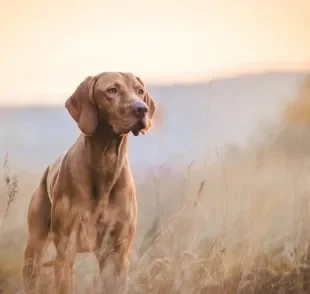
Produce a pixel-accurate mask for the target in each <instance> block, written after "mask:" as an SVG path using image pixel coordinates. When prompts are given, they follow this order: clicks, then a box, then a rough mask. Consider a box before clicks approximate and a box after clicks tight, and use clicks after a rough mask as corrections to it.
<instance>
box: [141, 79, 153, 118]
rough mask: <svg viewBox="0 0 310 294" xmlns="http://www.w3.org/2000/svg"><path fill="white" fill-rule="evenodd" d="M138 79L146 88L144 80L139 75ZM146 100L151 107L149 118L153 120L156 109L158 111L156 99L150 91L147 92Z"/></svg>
mask: <svg viewBox="0 0 310 294" xmlns="http://www.w3.org/2000/svg"><path fill="white" fill-rule="evenodd" d="M136 79H137V80H138V81H139V83H140V84H141V85H142V86H143V88H145V86H144V83H143V82H142V80H141V79H140V78H139V77H136ZM144 102H145V103H146V105H147V106H148V108H149V112H148V115H149V118H150V120H151V119H152V118H153V115H154V113H155V111H156V104H155V102H154V100H153V99H152V97H151V95H150V94H149V93H148V91H146V92H145V96H144Z"/></svg>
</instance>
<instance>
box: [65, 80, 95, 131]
mask: <svg viewBox="0 0 310 294" xmlns="http://www.w3.org/2000/svg"><path fill="white" fill-rule="evenodd" d="M96 81H97V78H96V77H87V78H86V79H85V80H84V81H83V82H82V83H81V84H80V85H79V86H78V87H77V88H76V90H75V92H74V93H73V94H72V95H71V96H70V97H69V98H68V99H67V101H66V103H65V107H66V108H67V110H68V112H69V113H70V115H71V116H72V118H73V119H74V120H75V121H76V122H77V124H78V127H79V129H80V130H81V132H82V133H83V134H84V135H85V136H90V135H92V133H93V132H94V131H95V130H96V127H97V124H98V115H97V110H96V106H95V105H94V102H93V91H94V85H95V83H96Z"/></svg>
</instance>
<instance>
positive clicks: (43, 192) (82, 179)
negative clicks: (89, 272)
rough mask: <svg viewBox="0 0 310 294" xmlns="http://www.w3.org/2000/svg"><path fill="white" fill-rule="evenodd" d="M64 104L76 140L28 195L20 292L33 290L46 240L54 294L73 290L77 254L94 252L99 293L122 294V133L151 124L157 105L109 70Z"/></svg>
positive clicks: (131, 227) (128, 181) (125, 170)
mask: <svg viewBox="0 0 310 294" xmlns="http://www.w3.org/2000/svg"><path fill="white" fill-rule="evenodd" d="M137 105H138V106H139V107H140V108H139V107H138V108H137ZM65 106H66V108H67V110H68V112H69V113H70V115H71V116H72V118H73V119H74V120H75V121H76V123H77V125H78V127H79V128H80V130H81V132H82V134H80V136H79V137H78V138H77V140H76V142H75V143H74V144H73V145H72V146H71V147H70V149H69V150H68V151H67V152H66V153H65V154H64V155H62V156H60V157H58V158H57V159H56V160H55V161H54V162H53V163H52V164H50V165H49V166H48V167H47V169H46V170H45V172H44V174H43V177H42V179H41V181H40V184H39V185H38V187H37V188H36V189H35V191H34V193H33V196H32V199H31V202H30V205H29V211H28V240H27V246H26V249H25V254H24V265H23V281H24V286H25V290H26V292H27V293H37V291H38V289H39V288H38V287H39V285H38V284H39V283H38V277H39V273H40V268H41V267H42V262H41V258H42V255H43V252H44V248H45V245H46V241H47V238H48V236H49V235H50V236H52V239H53V242H54V244H55V247H56V251H57V255H56V258H55V261H54V262H53V266H54V273H55V286H56V290H55V292H57V293H62V294H63V293H66V294H67V293H72V292H73V286H72V284H73V283H72V266H73V262H74V259H75V256H76V254H77V253H82V252H94V254H95V256H96V258H97V260H98V263H99V268H100V273H101V277H102V281H103V293H109V294H116V293H117V294H119V293H125V292H126V283H127V282H126V281H127V271H128V253H129V250H130V248H131V244H132V240H133V237H134V235H135V230H136V217H137V206H136V196H135V185H134V182H133V178H132V174H131V171H130V166H129V162H128V158H127V141H128V133H129V132H130V131H132V132H133V134H134V135H138V134H139V133H140V132H141V133H144V132H145V131H146V130H147V129H148V128H149V127H150V126H151V119H152V116H153V114H154V112H155V103H154V102H153V100H152V98H151V97H150V95H149V94H148V92H147V91H146V89H145V87H144V84H143V82H142V81H141V80H140V79H139V78H137V77H135V76H134V75H133V74H131V73H118V72H117V73H116V72H108V73H102V74H99V75H97V76H94V77H88V78H87V79H85V80H84V81H83V82H82V83H81V84H80V85H79V86H78V87H77V89H76V91H75V92H74V93H73V95H72V96H71V97H70V98H69V99H68V100H67V101H66V104H65ZM134 106H135V107H136V108H134ZM141 107H142V108H141ZM137 109H138V110H137ZM141 109H143V110H144V111H145V113H144V114H143V113H142V114H141V112H139V111H140V110H141ZM137 114H138V116H137Z"/></svg>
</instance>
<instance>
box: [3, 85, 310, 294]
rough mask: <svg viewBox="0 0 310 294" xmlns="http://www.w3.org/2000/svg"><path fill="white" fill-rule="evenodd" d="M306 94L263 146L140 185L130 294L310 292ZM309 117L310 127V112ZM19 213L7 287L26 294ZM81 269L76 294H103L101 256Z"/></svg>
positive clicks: (8, 237)
mask: <svg viewBox="0 0 310 294" xmlns="http://www.w3.org/2000/svg"><path fill="white" fill-rule="evenodd" d="M309 93H310V91H309ZM303 95H304V94H303ZM309 95H310V94H309ZM302 97H303V98H300V99H297V100H296V102H295V103H294V104H292V105H290V106H288V108H286V109H285V111H284V121H285V124H280V125H279V126H273V127H272V128H271V127H269V128H268V132H267V131H266V132H265V133H264V135H265V137H263V138H260V139H261V140H260V141H259V143H257V142H256V143H255V144H254V143H253V144H252V145H249V147H248V148H246V149H244V150H233V151H232V150H231V152H230V153H225V154H220V153H218V160H217V162H215V163H212V164H210V163H208V162H207V161H205V160H201V161H200V162H193V163H192V164H191V165H189V166H187V167H185V168H184V169H183V171H181V172H174V171H173V170H172V169H171V167H169V166H168V165H166V166H162V167H161V168H160V170H158V171H150V172H149V173H148V178H146V179H145V181H144V183H143V184H140V185H138V187H137V190H138V201H139V209H140V210H139V225H138V233H137V237H136V240H135V244H134V250H133V252H132V256H131V258H132V264H131V269H130V280H129V293H130V294H142V293H143V294H144V293H154V294H166V293H167V294H173V293H184V294H206V293H309V292H310V268H309V266H310V256H309V248H308V247H309V229H310V213H309V208H310V202H309V201H310V197H309V195H310V139H309V138H310V129H309V127H308V122H307V121H305V120H299V121H298V120H296V117H298V115H296V111H297V109H301V110H302V116H303V115H304V114H305V107H304V106H302V107H300V108H298V107H299V106H298V107H297V106H296V105H298V103H305V98H304V97H305V96H302ZM309 98H310V97H309ZM308 100H309V101H310V99H308ZM307 103H308V102H307ZM303 105H305V104H303ZM309 105H310V103H309ZM290 111H291V112H290ZM288 113H295V114H294V115H292V116H290V115H288ZM307 115H309V122H310V106H309V108H308V112H307ZM296 122H298V123H296ZM5 178H8V179H9V180H6V181H5V183H4V184H5V185H4V187H3V189H4V191H6V193H5V194H4V195H5V201H4V207H5V208H4V211H6V207H8V206H10V205H11V204H12V201H13V200H14V198H15V195H16V188H17V184H18V182H17V179H16V178H12V175H11V174H10V171H9V169H7V172H6V176H5ZM20 178H21V179H22V178H23V175H20ZM14 179H15V180H14ZM14 183H15V184H14ZM26 183H27V184H28V185H29V179H27V180H26V181H24V182H22V181H21V183H20V186H19V188H20V191H22V193H20V194H19V195H18V196H19V197H17V198H18V199H16V200H15V204H16V205H15V206H14V205H13V206H12V207H11V211H12V213H13V212H14V211H20V212H21V214H22V215H23V217H25V215H26V209H27V205H28V201H29V199H30V194H31V193H30V192H31V190H30V189H29V187H28V186H27V185H26ZM31 183H32V185H31V186H32V188H33V187H34V185H35V184H36V179H34V180H32V182H31ZM24 188H25V189H24ZM25 191H27V193H28V192H29V195H27V197H26V196H25V198H24V199H23V198H22V197H23V196H24V192H25ZM11 194H12V195H14V196H8V195H11ZM25 199H26V200H25ZM5 203H6V204H5ZM25 203H27V205H26V204H25ZM21 207H22V208H21ZM18 209H19V210H18ZM5 214H6V213H5ZM9 217H10V215H9V216H8V218H7V222H6V223H5V225H4V229H3V230H2V231H1V244H0V246H1V252H0V254H1V256H0V289H1V291H2V292H3V293H18V289H20V287H21V280H20V266H21V257H22V251H23V246H24V243H23V242H24V240H25V227H24V226H20V225H19V226H15V227H14V226H13V225H12V220H13V216H12V215H11V223H10V222H9ZM6 227H8V229H7V230H5V228H6ZM75 272H76V276H77V277H78V278H77V282H76V293H97V292H98V293H100V283H96V281H95V282H93V279H92V278H93V276H96V273H97V268H96V265H95V264H94V262H93V260H92V259H91V257H90V258H89V259H88V260H86V261H82V260H81V259H78V260H77V262H76V265H75ZM49 273H51V271H50V270H49V269H47V270H46V275H45V280H46V279H47V280H51V275H50V274H49ZM87 291H88V292H87ZM47 292H48V291H47V290H46V289H45V293H47ZM51 293H52V292H51Z"/></svg>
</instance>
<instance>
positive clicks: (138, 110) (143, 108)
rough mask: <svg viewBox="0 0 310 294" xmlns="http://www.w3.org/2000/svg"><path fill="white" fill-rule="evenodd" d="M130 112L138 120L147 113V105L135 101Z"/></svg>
mask: <svg viewBox="0 0 310 294" xmlns="http://www.w3.org/2000/svg"><path fill="white" fill-rule="evenodd" d="M132 110H133V112H134V114H135V115H136V116H137V117H138V118H143V117H144V116H145V115H146V114H147V112H148V111H149V108H148V107H147V105H146V104H145V103H144V102H142V101H137V102H135V103H133V105H132Z"/></svg>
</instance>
